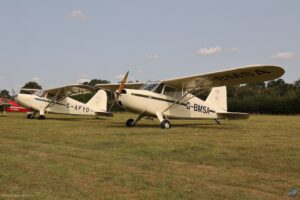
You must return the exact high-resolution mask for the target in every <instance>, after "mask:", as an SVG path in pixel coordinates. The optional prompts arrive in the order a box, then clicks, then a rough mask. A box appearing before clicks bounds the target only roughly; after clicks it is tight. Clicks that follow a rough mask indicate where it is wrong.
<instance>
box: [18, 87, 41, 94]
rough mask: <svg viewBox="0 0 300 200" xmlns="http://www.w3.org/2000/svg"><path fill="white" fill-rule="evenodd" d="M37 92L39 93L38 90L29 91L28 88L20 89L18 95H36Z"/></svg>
mask: <svg viewBox="0 0 300 200" xmlns="http://www.w3.org/2000/svg"><path fill="white" fill-rule="evenodd" d="M38 92H41V90H40V89H29V88H22V89H21V90H20V93H24V94H36V93H38Z"/></svg>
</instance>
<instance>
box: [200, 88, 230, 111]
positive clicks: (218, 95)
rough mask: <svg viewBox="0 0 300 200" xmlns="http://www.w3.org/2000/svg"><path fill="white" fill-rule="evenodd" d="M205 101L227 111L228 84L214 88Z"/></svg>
mask: <svg viewBox="0 0 300 200" xmlns="http://www.w3.org/2000/svg"><path fill="white" fill-rule="evenodd" d="M205 102H207V103H209V104H212V105H214V106H216V107H217V108H220V110H222V111H227V90H226V86H222V87H214V88H212V90H211V92H210V94H209V95H208V97H207V98H206V100H205Z"/></svg>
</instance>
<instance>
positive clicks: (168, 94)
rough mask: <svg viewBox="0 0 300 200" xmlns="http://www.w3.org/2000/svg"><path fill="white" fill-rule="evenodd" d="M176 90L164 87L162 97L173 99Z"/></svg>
mask: <svg viewBox="0 0 300 200" xmlns="http://www.w3.org/2000/svg"><path fill="white" fill-rule="evenodd" d="M175 92H176V89H174V88H171V87H168V86H165V90H164V95H167V96H170V97H173V96H174V95H175Z"/></svg>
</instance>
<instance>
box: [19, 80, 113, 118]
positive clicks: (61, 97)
mask: <svg viewBox="0 0 300 200" xmlns="http://www.w3.org/2000/svg"><path fill="white" fill-rule="evenodd" d="M24 92H25V93H27V94H24ZM91 92H97V90H96V89H95V88H93V87H90V86H87V85H69V86H65V87H59V88H53V89H48V90H43V91H42V90H36V89H22V90H21V93H20V94H17V95H16V96H15V101H17V102H18V103H19V104H21V105H22V106H24V107H26V108H30V109H31V110H33V112H31V113H28V115H27V118H28V119H33V118H34V117H35V115H36V114H37V113H39V117H38V119H41V120H43V119H45V113H46V112H47V113H57V114H70V115H90V116H111V113H109V112H107V94H106V92H105V91H104V90H99V91H98V92H97V93H96V94H95V95H94V96H93V97H92V98H91V99H90V100H89V102H87V103H86V104H84V103H81V102H79V101H76V100H74V99H73V98H71V96H75V95H78V94H86V93H91ZM28 93H29V94H28Z"/></svg>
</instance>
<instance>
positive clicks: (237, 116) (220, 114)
mask: <svg viewBox="0 0 300 200" xmlns="http://www.w3.org/2000/svg"><path fill="white" fill-rule="evenodd" d="M217 116H218V119H248V118H249V114H248V113H239V112H218V113H217Z"/></svg>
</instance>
